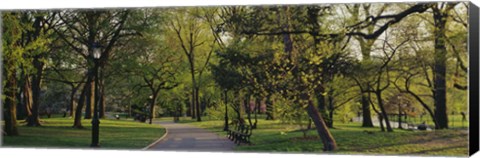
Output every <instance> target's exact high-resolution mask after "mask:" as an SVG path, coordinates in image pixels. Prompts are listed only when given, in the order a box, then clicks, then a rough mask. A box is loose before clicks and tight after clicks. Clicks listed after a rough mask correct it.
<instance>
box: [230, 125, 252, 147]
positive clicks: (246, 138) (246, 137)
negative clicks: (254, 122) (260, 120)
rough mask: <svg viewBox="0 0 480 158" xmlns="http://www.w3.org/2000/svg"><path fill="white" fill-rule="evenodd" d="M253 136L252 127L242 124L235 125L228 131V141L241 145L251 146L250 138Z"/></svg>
mask: <svg viewBox="0 0 480 158" xmlns="http://www.w3.org/2000/svg"><path fill="white" fill-rule="evenodd" d="M251 135H252V127H251V126H248V125H244V124H240V123H236V124H234V126H233V128H229V129H228V130H227V137H228V139H230V140H232V141H234V142H235V144H237V145H240V144H241V143H247V144H251V142H250V136H251Z"/></svg>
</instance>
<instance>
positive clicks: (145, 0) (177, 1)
mask: <svg viewBox="0 0 480 158" xmlns="http://www.w3.org/2000/svg"><path fill="white" fill-rule="evenodd" d="M421 1H422V2H432V1H435V0H421ZM443 1H455V0H443ZM368 2H370V3H371V2H390V3H392V2H419V1H415V0H335V1H321V0H242V1H232V0H170V1H168V0H156V1H155V0H0V11H2V10H22V9H65V8H72V9H78V8H114V7H117V8H118V7H120V8H125V7H127V8H136V7H159V6H212V5H271V4H314V3H368ZM472 2H473V3H474V4H476V5H477V6H480V0H472ZM0 41H1V39H0ZM0 47H1V46H0ZM0 59H1V54H0ZM0 61H1V60H0ZM0 68H1V64H0ZM0 71H1V70H0ZM0 88H1V87H0ZM0 92H1V89H0ZM0 104H1V103H0ZM0 110H1V106H0ZM0 115H1V114H0ZM0 140H1V135H0ZM0 155H1V156H0V157H5V158H14V157H36V156H38V155H42V156H41V157H43V156H45V157H49V158H56V157H62V158H65V157H68V158H85V157H105V158H107V157H108V158H110V157H113V158H118V157H120V158H153V157H175V158H180V157H190V158H202V157H208V158H217V157H218V158H257V157H258V158H267V157H271V156H273V157H278V158H287V157H288V158H293V157H298V156H300V157H301V158H313V157H315V158H318V157H349V158H350V157H352V158H354V157H367V158H368V157H386V156H374V155H366V156H364V155H325V154H282V153H280V154H269V153H209V152H162V151H138V150H137V151H126V150H79V149H32V148H2V147H1V146H0ZM388 157H400V156H388ZM403 157H405V156H403ZM408 157H412V156H408ZM473 157H480V154H479V153H477V154H475V155H474V156H473Z"/></svg>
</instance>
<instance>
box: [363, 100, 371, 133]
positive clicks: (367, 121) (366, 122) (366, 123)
mask: <svg viewBox="0 0 480 158" xmlns="http://www.w3.org/2000/svg"><path fill="white" fill-rule="evenodd" d="M362 127H373V121H372V115H371V113H370V102H369V101H368V95H365V94H362Z"/></svg>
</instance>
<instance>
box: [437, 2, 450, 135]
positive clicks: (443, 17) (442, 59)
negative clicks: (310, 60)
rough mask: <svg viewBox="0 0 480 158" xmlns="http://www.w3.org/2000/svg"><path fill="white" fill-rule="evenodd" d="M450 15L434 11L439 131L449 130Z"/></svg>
mask: <svg viewBox="0 0 480 158" xmlns="http://www.w3.org/2000/svg"><path fill="white" fill-rule="evenodd" d="M447 16H448V13H443V12H442V11H440V10H438V9H434V12H433V19H434V24H435V30H434V36H435V55H434V61H435V64H434V75H435V77H434V84H433V86H434V90H435V93H434V104H435V118H436V119H435V120H436V121H437V123H438V126H436V128H437V129H445V128H448V116H447V105H446V103H447V97H446V93H447V91H446V78H445V77H446V61H447V48H446V46H445V43H446V42H445V38H446V35H445V32H446V28H445V26H446V23H447Z"/></svg>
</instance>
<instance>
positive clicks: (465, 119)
mask: <svg viewBox="0 0 480 158" xmlns="http://www.w3.org/2000/svg"><path fill="white" fill-rule="evenodd" d="M460 114H461V115H462V121H467V116H466V114H465V112H463V111H462V112H460Z"/></svg>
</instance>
